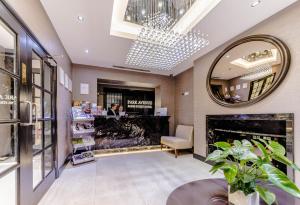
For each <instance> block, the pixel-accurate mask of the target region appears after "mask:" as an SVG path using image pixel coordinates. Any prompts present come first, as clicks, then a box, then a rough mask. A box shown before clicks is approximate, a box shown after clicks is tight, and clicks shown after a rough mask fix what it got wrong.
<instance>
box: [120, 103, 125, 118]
mask: <svg viewBox="0 0 300 205" xmlns="http://www.w3.org/2000/svg"><path fill="white" fill-rule="evenodd" d="M118 114H119V116H125V114H126V112H125V111H124V107H123V106H122V105H120V106H119V109H118Z"/></svg>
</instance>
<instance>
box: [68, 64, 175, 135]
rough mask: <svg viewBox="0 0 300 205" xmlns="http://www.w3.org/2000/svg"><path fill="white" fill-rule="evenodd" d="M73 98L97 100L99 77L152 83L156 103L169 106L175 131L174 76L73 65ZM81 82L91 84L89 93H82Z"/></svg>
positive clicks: (171, 127) (171, 123)
mask: <svg viewBox="0 0 300 205" xmlns="http://www.w3.org/2000/svg"><path fill="white" fill-rule="evenodd" d="M72 76H73V77H72V78H73V99H74V100H86V101H90V102H94V103H96V102H97V79H108V80H119V81H126V82H134V83H144V84H151V85H152V86H153V87H154V88H155V97H156V103H157V104H158V105H159V106H161V107H167V108H168V115H170V116H171V118H170V133H171V134H173V131H174V116H175V103H174V100H175V99H174V88H175V81H174V78H172V77H168V76H161V75H153V74H148V73H138V72H129V71H122V70H115V69H108V68H99V67H92V66H86V65H73V75H72ZM80 83H88V84H89V88H90V90H89V94H88V95H81V94H80ZM156 106H157V105H156Z"/></svg>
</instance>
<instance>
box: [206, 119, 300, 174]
mask: <svg viewBox="0 0 300 205" xmlns="http://www.w3.org/2000/svg"><path fill="white" fill-rule="evenodd" d="M259 138H261V139H272V140H275V141H278V142H279V143H280V144H281V145H283V146H284V147H285V148H286V152H287V155H286V156H287V157H288V158H289V159H290V160H291V161H294V114H291V113H284V114H241V115H207V116H206V140H207V141H206V142H207V154H209V153H211V152H213V151H214V150H215V149H216V148H215V147H214V146H212V145H213V144H214V143H215V142H218V141H227V142H233V141H234V140H242V139H248V140H251V139H259ZM274 165H275V166H276V167H277V168H279V169H280V170H282V171H283V172H285V173H286V174H287V175H288V176H289V177H290V178H291V179H292V180H294V175H295V174H294V171H293V169H291V168H287V167H286V166H285V165H283V164H281V163H279V162H278V163H277V162H276V163H274Z"/></svg>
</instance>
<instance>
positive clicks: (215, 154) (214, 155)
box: [205, 150, 223, 161]
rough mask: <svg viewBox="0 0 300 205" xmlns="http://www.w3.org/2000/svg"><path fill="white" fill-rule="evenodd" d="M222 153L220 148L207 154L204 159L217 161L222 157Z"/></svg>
mask: <svg viewBox="0 0 300 205" xmlns="http://www.w3.org/2000/svg"><path fill="white" fill-rule="evenodd" d="M222 154H223V151H222V150H215V151H213V152H212V153H211V154H209V155H208V156H207V158H206V160H205V161H217V160H220V159H223V157H222Z"/></svg>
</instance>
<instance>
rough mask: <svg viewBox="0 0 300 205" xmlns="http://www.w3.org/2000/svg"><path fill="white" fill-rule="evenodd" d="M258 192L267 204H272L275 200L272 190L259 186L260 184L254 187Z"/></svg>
mask: <svg viewBox="0 0 300 205" xmlns="http://www.w3.org/2000/svg"><path fill="white" fill-rule="evenodd" d="M255 190H256V191H257V192H258V193H259V196H260V197H261V198H262V199H263V200H264V201H265V202H266V203H267V204H268V205H272V204H273V203H274V202H275V200H276V196H275V194H273V193H272V192H270V191H268V190H267V189H265V188H263V187H261V186H258V185H257V186H256V189H255Z"/></svg>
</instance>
